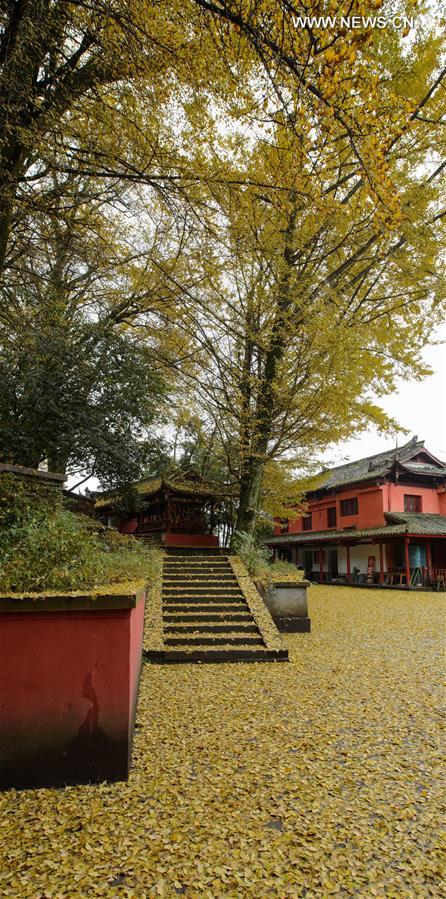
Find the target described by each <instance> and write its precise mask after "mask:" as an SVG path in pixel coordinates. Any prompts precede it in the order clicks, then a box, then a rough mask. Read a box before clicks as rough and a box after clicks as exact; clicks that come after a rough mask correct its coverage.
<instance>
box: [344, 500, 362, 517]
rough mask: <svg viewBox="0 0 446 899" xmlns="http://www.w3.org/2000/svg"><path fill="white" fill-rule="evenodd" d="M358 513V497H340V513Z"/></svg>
mask: <svg viewBox="0 0 446 899" xmlns="http://www.w3.org/2000/svg"><path fill="white" fill-rule="evenodd" d="M357 514H358V497H357V496H354V497H353V498H352V499H341V515H357Z"/></svg>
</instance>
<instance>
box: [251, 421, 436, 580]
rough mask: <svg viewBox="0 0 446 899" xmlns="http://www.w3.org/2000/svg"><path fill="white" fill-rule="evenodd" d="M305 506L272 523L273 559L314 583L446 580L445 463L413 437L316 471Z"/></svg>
mask: <svg viewBox="0 0 446 899" xmlns="http://www.w3.org/2000/svg"><path fill="white" fill-rule="evenodd" d="M306 502H307V505H308V512H307V514H306V515H305V516H304V517H301V518H297V519H296V520H294V521H289V522H288V521H286V520H282V521H280V522H277V523H276V527H275V530H274V536H273V537H272V538H270V539H269V540H268V546H270V547H271V548H272V549H273V551H274V556H275V558H284V559H287V560H288V561H290V562H293V563H294V564H296V565H298V566H300V567H302V568H304V570H305V572H306V574H307V576H308V577H309V578H310V579H311V580H312V581H318V582H319V583H324V582H325V583H327V582H339V581H341V582H342V581H344V582H354V583H362V584H367V583H368V584H382V585H384V584H386V585H388V586H396V585H398V586H406V587H416V586H421V585H424V586H429V585H431V586H434V587H437V588H441V587H443V588H444V586H445V579H446V464H445V463H444V462H441V461H440V460H439V459H437V458H436V457H435V456H434V455H433V454H432V453H430V452H429V450H427V449H426V447H425V445H424V443H423V442H422V441H418V438H417V437H414V438H413V439H412V440H410V441H409V442H408V443H406V444H405V446H403V447H401V448H400V449H399V450H395V448H393V449H392V450H389V451H387V452H383V453H378V454H377V455H374V456H368V457H367V458H365V459H359V460H358V461H356V462H348V463H347V464H345V465H340V466H337V467H336V468H332V469H329V470H325V471H323V472H322V473H321V476H320V479H319V481H318V486H317V488H315V489H314V490H312V491H310V492H309V493H308V494H307V496H306Z"/></svg>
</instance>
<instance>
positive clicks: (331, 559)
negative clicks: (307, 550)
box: [328, 549, 339, 580]
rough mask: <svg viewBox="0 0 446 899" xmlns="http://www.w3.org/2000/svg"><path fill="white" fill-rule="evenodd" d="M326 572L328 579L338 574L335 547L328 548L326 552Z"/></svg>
mask: <svg viewBox="0 0 446 899" xmlns="http://www.w3.org/2000/svg"><path fill="white" fill-rule="evenodd" d="M328 572H329V577H330V580H333V578H334V577H337V576H338V574H339V571H338V551H337V549H330V550H329V553H328Z"/></svg>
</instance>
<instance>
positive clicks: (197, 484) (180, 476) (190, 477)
mask: <svg viewBox="0 0 446 899" xmlns="http://www.w3.org/2000/svg"><path fill="white" fill-rule="evenodd" d="M132 486H133V489H134V490H136V492H137V493H139V494H140V495H141V496H144V497H147V498H148V497H150V496H155V495H156V494H157V493H159V492H160V491H164V490H170V491H172V492H175V493H182V494H189V495H190V496H198V497H203V499H205V498H207V497H219V496H223V495H225V494H224V493H223V492H222V491H221V490H220V489H218V488H216V487H215V486H213V485H211V484H209V483H207V482H206V481H205V480H204V478H202V477H201V475H199V474H198V473H196V472H186V473H183V472H178V473H174V474H172V475H166V476H163V477H159V478H146V479H143V480H141V481H137V482H136V483H134V484H133V485H132ZM121 495H122V494H121V493H119V492H107V493H102V494H100V495H98V497H97V499H96V503H95V505H96V508H103V507H104V506H109V505H113V503H114V502H117V501H118V500H119V499H120V498H121Z"/></svg>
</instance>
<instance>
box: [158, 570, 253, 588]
mask: <svg viewBox="0 0 446 899" xmlns="http://www.w3.org/2000/svg"><path fill="white" fill-rule="evenodd" d="M203 583H205V584H228V583H231V584H237V580H236V578H235V577H234V575H233V574H229V573H226V572H225V573H224V574H217V572H216V573H215V574H208V573H207V572H203V573H201V572H200V573H197V574H189V572H188V571H187V572H186V573H184V574H169V573H166V576H165V577H164V578H163V584H172V585H173V586H175V585H176V586H179V587H181V585H182V584H193V585H194V586H197V587H200V586H201V585H202V584H203ZM237 586H238V584H237Z"/></svg>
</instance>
